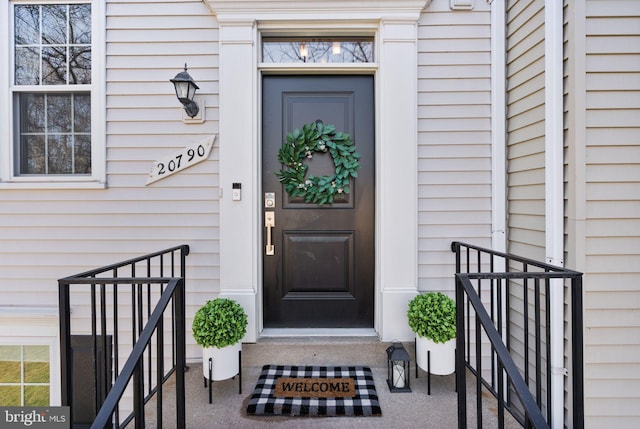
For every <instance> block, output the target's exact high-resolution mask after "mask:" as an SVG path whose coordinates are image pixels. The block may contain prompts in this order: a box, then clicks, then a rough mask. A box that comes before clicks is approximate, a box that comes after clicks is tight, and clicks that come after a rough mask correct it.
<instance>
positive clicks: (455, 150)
mask: <svg viewBox="0 0 640 429" xmlns="http://www.w3.org/2000/svg"><path fill="white" fill-rule="evenodd" d="M489 11H490V9H489V5H486V4H483V3H480V2H477V3H476V7H475V9H474V10H473V11H451V10H450V9H449V4H448V2H445V1H434V2H433V3H432V4H431V6H429V8H428V9H427V12H425V13H423V14H422V17H421V19H420V21H419V24H418V38H419V41H418V234H419V242H418V246H419V250H418V252H419V253H418V258H419V259H418V270H419V271H418V288H419V289H420V290H423V291H424V290H441V291H449V292H453V288H454V282H453V279H452V277H451V276H452V273H453V272H454V271H455V266H454V257H453V253H451V250H450V246H451V241H452V240H460V241H467V242H471V243H475V244H479V245H483V246H489V247H490V246H491V117H490V115H491V66H490V51H491V40H490V39H491V26H490V12H489Z"/></svg>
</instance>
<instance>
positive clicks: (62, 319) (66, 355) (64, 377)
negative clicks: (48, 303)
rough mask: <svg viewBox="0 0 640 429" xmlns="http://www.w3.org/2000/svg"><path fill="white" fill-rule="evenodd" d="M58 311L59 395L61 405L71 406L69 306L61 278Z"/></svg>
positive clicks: (66, 287)
mask: <svg viewBox="0 0 640 429" xmlns="http://www.w3.org/2000/svg"><path fill="white" fill-rule="evenodd" d="M58 311H59V324H60V380H61V386H60V387H61V392H60V394H61V395H60V396H61V400H62V405H63V406H68V407H71V406H72V404H71V402H72V400H71V398H72V395H73V392H72V389H73V384H72V383H73V380H72V378H71V306H70V303H69V283H66V282H65V281H63V280H58ZM72 415H73V414H72Z"/></svg>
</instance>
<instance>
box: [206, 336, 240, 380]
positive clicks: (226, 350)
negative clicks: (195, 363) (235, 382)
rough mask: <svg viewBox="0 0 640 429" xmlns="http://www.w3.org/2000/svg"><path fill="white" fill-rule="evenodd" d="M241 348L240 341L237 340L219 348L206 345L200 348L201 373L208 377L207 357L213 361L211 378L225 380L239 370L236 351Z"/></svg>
mask: <svg viewBox="0 0 640 429" xmlns="http://www.w3.org/2000/svg"><path fill="white" fill-rule="evenodd" d="M241 350H242V342H237V343H235V344H232V345H230V346H227V347H223V348H221V349H219V348H217V347H207V348H203V349H202V375H204V378H206V379H209V358H211V359H212V361H213V375H212V378H211V379H212V380H213V381H218V380H226V379H227V378H231V377H234V376H235V375H237V374H238V373H239V372H240V362H239V361H238V352H239V351H241Z"/></svg>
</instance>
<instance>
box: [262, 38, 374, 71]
mask: <svg viewBox="0 0 640 429" xmlns="http://www.w3.org/2000/svg"><path fill="white" fill-rule="evenodd" d="M373 61H374V57H373V38H372V37H349V38H347V37H334V38H329V37H327V38H325V37H321V38H303V37H265V38H263V39H262V62H263V63H314V64H325V63H372V62H373Z"/></svg>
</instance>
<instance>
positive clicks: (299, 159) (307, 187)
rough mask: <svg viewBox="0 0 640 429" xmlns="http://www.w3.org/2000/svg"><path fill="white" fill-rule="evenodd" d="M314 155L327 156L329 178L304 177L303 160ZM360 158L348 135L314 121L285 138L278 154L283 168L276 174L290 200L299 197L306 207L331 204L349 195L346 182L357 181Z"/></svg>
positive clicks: (305, 171) (305, 173)
mask: <svg viewBox="0 0 640 429" xmlns="http://www.w3.org/2000/svg"><path fill="white" fill-rule="evenodd" d="M315 152H329V154H331V157H332V158H333V165H334V166H335V172H334V173H333V175H331V176H318V177H316V176H313V175H310V176H308V177H307V168H308V166H307V165H305V164H304V162H303V161H304V160H305V159H311V158H312V157H313V154H314V153H315ZM358 159H360V154H359V153H358V152H356V147H355V146H354V144H353V142H352V141H351V138H350V137H349V134H345V133H341V132H336V127H335V126H334V125H324V124H323V123H322V122H320V121H317V122H313V123H310V124H305V125H304V126H303V127H302V130H300V129H297V128H296V129H295V130H294V131H293V133H289V134H287V141H286V142H284V143H283V144H282V147H281V148H280V150H279V151H278V161H280V162H281V163H282V164H283V165H284V166H285V167H284V168H283V169H282V170H280V171H279V172H277V173H276V176H278V180H280V182H282V183H283V184H284V188H285V190H286V191H287V193H288V194H289V196H290V197H292V198H294V197H301V198H303V199H304V201H305V202H306V203H315V204H318V205H320V206H321V205H324V204H333V200H334V198H335V197H336V196H337V195H341V194H343V193H344V194H348V193H349V179H350V178H351V177H354V178H355V177H358V168H360V164H359V163H358Z"/></svg>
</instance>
